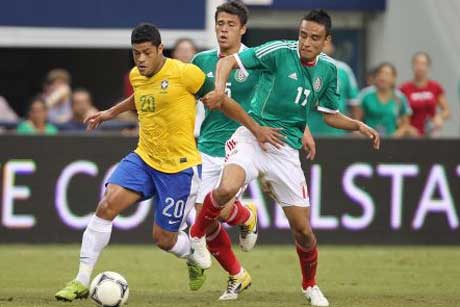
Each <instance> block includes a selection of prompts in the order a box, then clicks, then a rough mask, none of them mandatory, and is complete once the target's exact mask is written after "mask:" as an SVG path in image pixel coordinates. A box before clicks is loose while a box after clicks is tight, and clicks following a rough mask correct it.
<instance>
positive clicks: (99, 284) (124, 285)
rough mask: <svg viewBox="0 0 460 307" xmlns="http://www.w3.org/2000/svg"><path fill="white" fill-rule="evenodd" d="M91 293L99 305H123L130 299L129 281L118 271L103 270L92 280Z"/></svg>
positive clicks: (105, 306) (113, 306) (102, 306)
mask: <svg viewBox="0 0 460 307" xmlns="http://www.w3.org/2000/svg"><path fill="white" fill-rule="evenodd" d="M89 295H90V297H91V299H92V300H93V301H94V302H95V303H96V305H98V306H101V307H118V306H122V305H123V304H124V303H126V301H127V300H128V296H129V288H128V282H127V281H126V279H125V278H124V277H123V276H121V275H120V274H118V273H115V272H102V273H100V274H99V275H97V276H96V277H95V278H94V279H93V281H92V282H91V286H90V288H89Z"/></svg>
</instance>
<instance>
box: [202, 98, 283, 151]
mask: <svg viewBox="0 0 460 307" xmlns="http://www.w3.org/2000/svg"><path fill="white" fill-rule="evenodd" d="M213 94H214V92H212V93H210V94H208V95H207V96H206V97H205V98H204V101H203V102H204V103H205V104H206V103H207V102H206V100H207V99H208V97H209V96H211V95H213ZM219 109H220V110H221V111H222V112H223V113H224V114H225V116H227V117H229V118H231V119H233V120H235V121H237V122H239V123H240V124H241V125H243V126H245V127H246V128H248V130H249V131H251V132H252V134H254V136H255V137H256V139H257V141H258V142H259V144H260V146H261V147H262V148H263V149H264V150H265V149H266V147H265V145H264V144H265V143H270V144H272V145H273V146H275V147H277V148H280V147H281V146H283V145H284V141H283V140H284V139H285V137H284V135H282V134H281V133H280V132H279V130H280V129H279V128H271V127H263V126H260V125H259V124H258V123H256V122H255V121H254V120H253V119H252V118H251V117H250V116H249V115H248V113H246V111H244V109H243V108H242V107H241V106H240V104H239V103H237V102H236V101H235V100H233V99H232V98H230V97H228V96H227V95H224V97H223V101H222V103H221V105H220V107H219Z"/></svg>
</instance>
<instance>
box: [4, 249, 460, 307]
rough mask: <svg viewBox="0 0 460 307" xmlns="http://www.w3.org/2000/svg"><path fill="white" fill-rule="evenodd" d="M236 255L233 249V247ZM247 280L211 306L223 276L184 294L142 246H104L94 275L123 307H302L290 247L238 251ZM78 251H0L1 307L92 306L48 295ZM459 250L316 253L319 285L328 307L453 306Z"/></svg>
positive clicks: (166, 261)
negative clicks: (116, 291)
mask: <svg viewBox="0 0 460 307" xmlns="http://www.w3.org/2000/svg"><path fill="white" fill-rule="evenodd" d="M236 249H237V250H238V248H237V247H236ZM237 253H238V255H239V257H240V259H241V261H242V263H243V265H244V266H245V267H246V269H247V270H248V271H249V272H250V274H251V275H252V278H253V285H252V287H251V288H250V289H249V290H247V291H245V292H244V293H242V294H241V295H240V298H239V301H238V304H236V303H235V302H218V301H217V298H218V297H219V295H220V294H221V293H222V292H223V290H224V288H225V286H226V279H227V276H226V274H225V272H224V271H223V270H222V269H221V268H220V267H219V265H218V264H217V262H215V261H214V262H213V267H212V268H211V269H210V270H209V271H208V272H207V275H208V280H207V282H206V284H205V285H204V286H203V288H202V289H201V290H200V291H197V292H191V291H189V290H188V288H187V272H186V266H185V263H184V262H183V261H181V260H180V259H177V258H175V257H174V256H172V255H169V254H167V253H165V252H162V251H160V250H159V249H158V248H156V247H154V246H147V245H132V246H131V245H110V246H109V247H108V248H107V249H106V250H105V251H104V253H103V254H102V256H101V258H100V261H99V264H98V266H97V268H96V270H95V273H98V272H101V271H106V270H111V271H116V272H119V273H121V274H122V275H124V276H125V277H126V279H127V280H128V283H129V287H130V291H131V293H130V299H129V301H128V306H131V307H133V306H134V307H143V306H149V307H152V306H168V307H181V306H187V307H194V306H196V307H198V306H223V307H224V306H247V307H252V306H264V307H269V306H306V305H307V302H306V300H305V298H304V297H303V295H302V293H301V292H300V272H299V267H298V263H297V261H298V260H297V255H296V253H295V250H294V248H293V246H257V247H256V248H255V249H254V250H253V251H251V252H250V253H241V252H239V251H237ZM78 254H79V246H77V245H0V306H2V307H3V306H5V307H13V306H14V307H32V306H37V307H38V306H65V307H67V306H69V307H70V306H93V303H92V302H91V301H90V300H83V301H75V302H72V303H62V302H57V301H55V300H54V293H55V292H56V291H57V290H58V289H59V288H60V287H62V286H63V285H64V284H65V283H66V282H67V281H69V280H70V279H72V278H73V277H74V275H75V272H76V269H77V263H78ZM459 262H460V248H458V247H422V246H421V247H345V246H343V247H342V246H320V258H319V271H318V282H319V285H320V286H321V289H322V290H323V292H324V293H325V294H326V296H327V297H328V298H329V300H330V303H331V306H337V307H341V306H343V307H345V306H347V307H348V306H350V307H360V306H363V307H364V306H365V307H370V306H382V307H383V306H384V307H396V306H405V307H410V306H414V307H415V306H417V307H423V306H430V307H432V306H460V294H459V293H460V292H459V287H460V286H459V282H460V264H459Z"/></svg>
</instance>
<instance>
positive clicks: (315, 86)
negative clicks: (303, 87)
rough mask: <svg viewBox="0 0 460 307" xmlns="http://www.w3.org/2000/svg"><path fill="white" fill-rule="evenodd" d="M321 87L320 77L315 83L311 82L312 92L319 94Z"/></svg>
mask: <svg viewBox="0 0 460 307" xmlns="http://www.w3.org/2000/svg"><path fill="white" fill-rule="evenodd" d="M322 87H323V80H321V78H320V77H317V78H316V80H315V82H313V90H314V91H315V92H319V91H320V90H321V88H322Z"/></svg>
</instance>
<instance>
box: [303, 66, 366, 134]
mask: <svg viewBox="0 0 460 307" xmlns="http://www.w3.org/2000/svg"><path fill="white" fill-rule="evenodd" d="M336 65H337V70H338V75H339V92H340V100H339V110H340V112H341V113H343V114H347V113H348V110H347V107H348V106H349V105H353V104H356V98H357V97H358V94H359V89H358V84H357V82H356V78H355V75H354V74H353V71H352V70H351V68H350V66H348V64H346V63H344V62H341V61H337V60H336ZM308 127H310V131H311V133H312V134H313V136H341V135H344V134H345V133H346V131H344V130H342V129H336V128H334V127H331V126H329V125H328V124H326V123H325V122H324V120H323V114H322V113H321V112H319V111H317V110H315V111H313V112H311V114H310V115H309V116H308Z"/></svg>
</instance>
